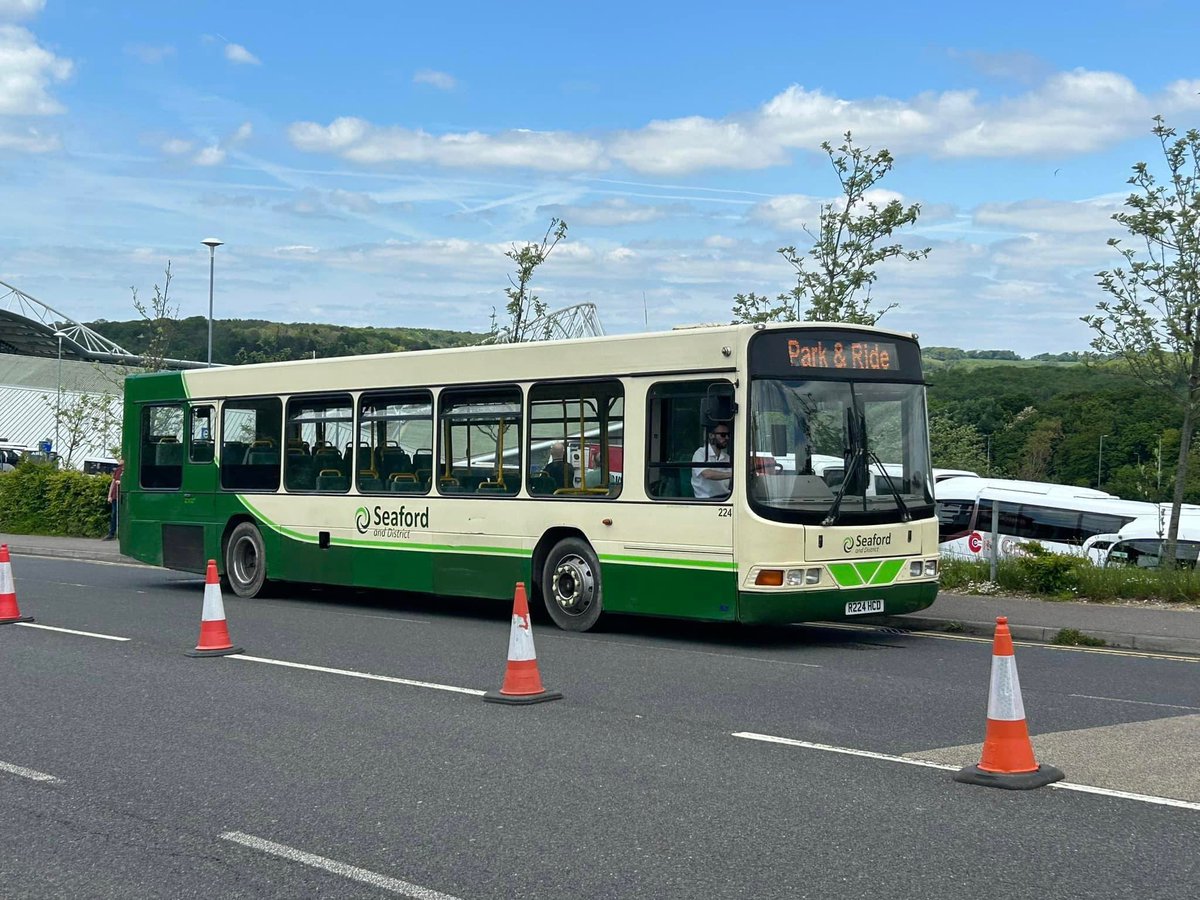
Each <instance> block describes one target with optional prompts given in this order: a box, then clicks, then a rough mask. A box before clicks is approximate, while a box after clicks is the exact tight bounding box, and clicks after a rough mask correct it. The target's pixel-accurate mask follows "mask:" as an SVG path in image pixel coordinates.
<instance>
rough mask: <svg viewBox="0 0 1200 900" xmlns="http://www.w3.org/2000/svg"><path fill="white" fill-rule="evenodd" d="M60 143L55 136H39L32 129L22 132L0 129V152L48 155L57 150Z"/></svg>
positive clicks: (39, 134)
mask: <svg viewBox="0 0 1200 900" xmlns="http://www.w3.org/2000/svg"><path fill="white" fill-rule="evenodd" d="M61 146H62V141H60V140H59V139H58V136H57V135H45V134H41V133H39V132H38V131H36V130H35V129H33V128H30V129H28V130H27V131H24V132H10V131H5V130H4V129H3V128H0V150H17V151H19V152H21V153H50V152H52V151H54V150H58V149H59V148H60V147H61Z"/></svg>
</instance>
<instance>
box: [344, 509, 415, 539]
mask: <svg viewBox="0 0 1200 900" xmlns="http://www.w3.org/2000/svg"><path fill="white" fill-rule="evenodd" d="M354 525H355V527H357V528H358V533H359V534H366V533H367V532H368V531H369V530H370V529H371V528H372V527H374V529H375V534H376V535H379V536H382V537H401V536H402V535H398V534H392V533H391V529H395V528H428V527H429V507H428V506H427V507H425V509H423V510H421V511H419V512H418V511H417V510H415V509H409V508H408V507H406V506H401V507H400V508H399V509H386V508H384V507H383V506H376V507H375V508H373V509H370V510H368V509H367V508H366V507H365V506H360V507H359V508H358V511H357V512H356V513H355V515H354Z"/></svg>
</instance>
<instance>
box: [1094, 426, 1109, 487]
mask: <svg viewBox="0 0 1200 900" xmlns="http://www.w3.org/2000/svg"><path fill="white" fill-rule="evenodd" d="M1106 437H1108V435H1107V434H1102V435H1100V455H1099V456H1098V457H1097V458H1096V487H1097V488H1099V487H1100V477H1101V476H1100V473H1101V472H1103V471H1104V439H1105V438H1106Z"/></svg>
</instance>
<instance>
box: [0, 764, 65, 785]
mask: <svg viewBox="0 0 1200 900" xmlns="http://www.w3.org/2000/svg"><path fill="white" fill-rule="evenodd" d="M0 772H8V773H9V774H10V775H20V776H21V777H22V778H28V779H29V780H30V781H44V782H54V781H58V779H57V778H55V777H54V776H53V775H47V774H46V773H45V772H39V771H37V770H36V769H27V768H25V767H24V766H14V765H13V764H12V763H6V762H0Z"/></svg>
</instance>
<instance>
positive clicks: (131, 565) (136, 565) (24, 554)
mask: <svg viewBox="0 0 1200 900" xmlns="http://www.w3.org/2000/svg"><path fill="white" fill-rule="evenodd" d="M9 549H10V550H12V546H11V545H10V546H9ZM20 555H21V558H22V559H52V560H55V561H56V562H77V563H87V564H88V565H89V566H124V567H125V568H127V569H157V568H158V566H151V565H148V564H147V563H140V562H133V561H130V562H115V561H112V560H107V559H86V558H85V557H82V556H55V555H47V554H44V553H31V552H30V551H28V550H22V551H20Z"/></svg>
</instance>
